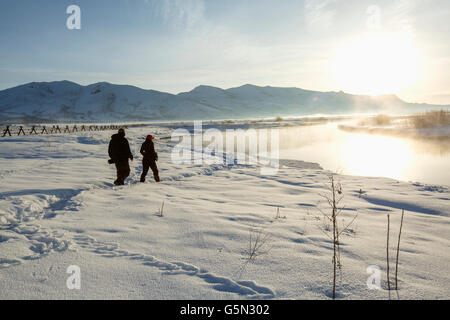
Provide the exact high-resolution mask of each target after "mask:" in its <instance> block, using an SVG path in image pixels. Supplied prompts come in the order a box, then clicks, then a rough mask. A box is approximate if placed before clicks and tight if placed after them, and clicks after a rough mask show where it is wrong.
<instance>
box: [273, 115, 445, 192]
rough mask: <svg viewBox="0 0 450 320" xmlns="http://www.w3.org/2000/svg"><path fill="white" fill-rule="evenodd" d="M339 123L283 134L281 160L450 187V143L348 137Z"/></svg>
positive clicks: (362, 135)
mask: <svg viewBox="0 0 450 320" xmlns="http://www.w3.org/2000/svg"><path fill="white" fill-rule="evenodd" d="M338 125H339V123H329V124H324V125H315V126H299V127H288V128H280V159H293V160H303V161H309V162H317V163H319V164H320V165H321V166H322V167H323V168H324V169H327V170H331V171H336V172H339V173H341V174H348V175H359V176H377V177H378V176H380V177H389V178H393V179H398V180H402V181H413V182H421V183H427V184H439V185H450V141H449V139H447V140H426V139H408V138H399V137H387V136H380V135H370V134H358V133H349V132H344V131H341V130H339V129H338Z"/></svg>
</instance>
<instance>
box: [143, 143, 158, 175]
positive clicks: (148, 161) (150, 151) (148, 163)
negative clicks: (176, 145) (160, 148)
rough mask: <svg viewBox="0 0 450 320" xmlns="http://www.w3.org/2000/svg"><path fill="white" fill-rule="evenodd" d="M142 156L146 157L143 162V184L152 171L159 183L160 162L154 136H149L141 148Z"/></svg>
mask: <svg viewBox="0 0 450 320" xmlns="http://www.w3.org/2000/svg"><path fill="white" fill-rule="evenodd" d="M141 154H142V155H143V156H144V159H143V160H142V175H141V182H145V177H146V176H147V173H148V170H149V169H152V171H153V177H154V178H155V181H156V182H159V181H160V180H159V173H158V167H157V166H156V161H158V154H157V153H156V151H155V145H154V143H153V136H152V135H149V136H147V139H145V141H144V143H143V144H142V147H141Z"/></svg>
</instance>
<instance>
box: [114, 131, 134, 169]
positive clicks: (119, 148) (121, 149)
mask: <svg viewBox="0 0 450 320" xmlns="http://www.w3.org/2000/svg"><path fill="white" fill-rule="evenodd" d="M108 153H109V157H110V158H111V159H112V160H113V161H114V163H120V162H125V161H128V159H131V160H133V154H132V153H131V150H130V144H129V143H128V140H127V139H126V138H125V135H124V134H120V133H117V134H114V135H113V136H112V137H111V141H110V142H109V148H108Z"/></svg>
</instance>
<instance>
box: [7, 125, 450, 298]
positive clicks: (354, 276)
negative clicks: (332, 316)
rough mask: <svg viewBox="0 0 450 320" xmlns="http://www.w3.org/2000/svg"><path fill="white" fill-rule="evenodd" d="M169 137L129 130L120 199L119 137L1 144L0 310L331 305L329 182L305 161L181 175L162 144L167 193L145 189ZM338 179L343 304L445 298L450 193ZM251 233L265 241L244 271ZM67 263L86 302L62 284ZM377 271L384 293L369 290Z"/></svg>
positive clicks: (194, 169) (449, 291)
mask: <svg viewBox="0 0 450 320" xmlns="http://www.w3.org/2000/svg"><path fill="white" fill-rule="evenodd" d="M170 133H171V129H169V128H164V127H153V128H136V129H130V130H128V131H127V137H128V139H129V140H130V144H131V148H132V151H133V153H134V154H135V155H136V159H135V161H134V162H131V167H132V173H131V176H130V178H129V179H128V181H129V184H128V185H126V186H124V187H115V186H113V184H112V182H113V180H114V176H115V168H114V167H113V166H109V165H108V164H107V159H108V156H107V146H108V142H109V138H110V135H111V134H112V133H111V132H95V133H79V134H73V135H53V136H27V137H12V138H3V139H1V140H0V288H1V290H0V299H88V298H89V299H329V298H330V296H331V284H332V252H333V250H332V249H333V248H332V242H331V241H330V239H329V238H328V236H327V234H326V230H327V227H326V221H325V218H324V216H323V215H322V213H321V211H324V212H327V211H329V208H327V204H326V203H325V200H324V198H323V197H322V196H323V195H326V194H327V193H328V190H327V186H328V176H327V173H328V172H326V171H324V170H322V169H320V167H319V166H318V165H315V164H309V163H304V162H300V161H298V162H297V161H289V162H283V161H281V164H282V166H281V168H280V170H279V171H278V173H277V174H276V175H273V176H263V175H260V170H259V168H258V167H257V166H256V165H196V164H192V165H180V164H174V163H172V161H171V152H172V148H173V144H171V142H170V141H167V140H160V141H158V142H157V143H156V149H157V152H158V153H159V158H160V160H159V162H158V165H159V168H160V175H161V178H162V183H160V184H156V183H154V182H153V181H152V179H151V177H150V176H149V177H148V179H147V181H148V182H147V183H145V184H140V183H139V182H138V181H139V175H140V171H141V162H140V160H141V159H140V157H137V155H138V150H139V147H140V144H141V142H142V141H143V137H144V136H146V135H147V134H154V135H155V136H157V137H158V136H160V137H162V136H169V135H170ZM337 179H338V180H339V181H340V183H341V184H342V187H343V195H344V198H343V201H342V204H343V205H345V208H344V210H343V212H342V216H341V217H340V222H342V219H344V220H345V221H347V222H349V221H351V219H353V217H354V216H355V215H356V214H357V218H356V220H355V222H354V223H353V224H352V225H351V226H350V228H349V230H348V231H347V232H346V233H345V234H344V235H343V236H342V239H341V261H342V265H343V266H342V277H340V278H339V283H338V298H340V299H389V298H392V299H398V298H400V299H448V298H449V296H450V277H449V271H448V266H449V265H450V251H449V247H450V236H449V234H450V232H449V231H450V224H449V223H450V190H449V188H448V187H443V186H431V185H424V184H420V183H406V182H400V181H395V180H391V179H387V178H366V177H355V176H337ZM163 202H164V209H163V216H160V215H159V214H158V212H159V210H160V208H161V206H162V203H163ZM277 207H280V209H279V216H278V217H276V215H277ZM402 209H405V210H406V213H405V220H404V227H403V236H402V243H401V252H400V259H399V261H400V263H399V281H400V282H399V287H400V289H399V291H398V292H391V293H390V294H389V292H388V291H387V290H386V289H385V288H386V273H385V271H386V262H385V261H386V224H387V214H390V215H391V244H392V247H391V272H392V271H393V270H394V267H395V249H396V242H397V241H396V240H397V238H396V237H397V234H398V227H399V224H400V215H401V211H402ZM256 230H258V232H259V233H260V234H261V235H263V236H264V238H265V239H267V241H266V242H265V243H264V244H263V246H262V247H261V248H260V251H261V253H262V254H261V255H259V256H257V257H256V259H252V260H251V261H249V260H248V259H247V257H248V252H247V251H248V247H249V241H250V235H252V238H253V239H254V235H255V234H256V233H257V232H256ZM324 231H325V232H324ZM266 235H267V237H266ZM72 265H76V266H79V267H80V270H81V288H80V289H79V290H77V289H75V290H69V289H68V288H67V285H66V280H67V278H68V277H69V276H70V274H68V273H67V268H68V267H69V266H72ZM371 265H377V266H379V267H380V268H381V271H382V272H381V284H382V289H381V290H369V289H368V287H367V284H366V281H367V279H368V277H369V276H370V275H369V274H368V273H367V272H366V270H367V268H368V267H369V266H371ZM392 278H393V274H392V275H391V279H392Z"/></svg>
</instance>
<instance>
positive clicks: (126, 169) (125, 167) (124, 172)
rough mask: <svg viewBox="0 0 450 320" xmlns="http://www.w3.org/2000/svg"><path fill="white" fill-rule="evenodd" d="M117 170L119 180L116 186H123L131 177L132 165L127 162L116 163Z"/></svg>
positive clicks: (115, 182)
mask: <svg viewBox="0 0 450 320" xmlns="http://www.w3.org/2000/svg"><path fill="white" fill-rule="evenodd" d="M115 165H116V170H117V180H116V181H114V184H115V185H116V186H123V185H124V184H125V179H126V178H128V176H129V175H130V165H129V164H128V160H127V161H120V162H117V163H115Z"/></svg>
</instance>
